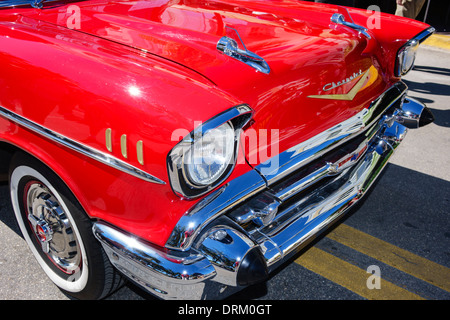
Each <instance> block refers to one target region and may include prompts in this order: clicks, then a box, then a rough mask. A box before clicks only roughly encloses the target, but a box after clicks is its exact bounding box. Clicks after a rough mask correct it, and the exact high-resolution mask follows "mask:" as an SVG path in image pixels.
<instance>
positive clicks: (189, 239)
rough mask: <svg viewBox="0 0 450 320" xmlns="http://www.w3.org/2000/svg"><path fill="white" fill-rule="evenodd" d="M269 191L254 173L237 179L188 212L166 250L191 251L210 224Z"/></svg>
mask: <svg viewBox="0 0 450 320" xmlns="http://www.w3.org/2000/svg"><path fill="white" fill-rule="evenodd" d="M265 187H266V183H265V181H264V180H263V179H262V178H261V176H260V175H259V174H258V173H257V172H256V171H254V170H251V171H249V172H247V173H246V174H243V175H242V176H239V177H237V178H235V179H234V180H233V183H232V184H231V183H229V184H226V185H224V186H222V187H221V188H220V189H218V190H216V191H214V192H213V193H212V194H210V195H208V196H206V197H205V198H203V199H202V200H201V201H200V202H198V203H197V204H196V205H195V206H194V207H193V208H192V209H190V210H189V211H188V212H186V214H185V215H184V216H182V217H181V218H180V220H179V221H178V223H177V225H176V226H175V228H174V230H173V231H172V234H171V235H170V237H169V240H168V241H167V243H166V247H167V248H170V249H177V250H183V251H186V250H189V249H190V248H191V246H192V243H193V241H194V239H195V238H196V237H197V236H198V235H199V234H200V232H201V231H202V229H203V228H204V227H205V226H206V225H207V224H208V223H210V222H212V221H213V220H214V219H216V218H217V217H219V216H220V215H221V214H222V213H223V212H224V211H227V210H228V209H230V208H232V207H233V206H234V205H236V203H239V202H242V201H245V200H246V199H248V198H249V197H251V196H252V195H254V194H256V193H257V192H259V191H261V190H263V189H264V188H265Z"/></svg>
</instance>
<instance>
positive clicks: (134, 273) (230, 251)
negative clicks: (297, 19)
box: [93, 82, 433, 299]
mask: <svg viewBox="0 0 450 320" xmlns="http://www.w3.org/2000/svg"><path fill="white" fill-rule="evenodd" d="M406 91H407V87H406V85H405V84H404V83H403V82H399V83H397V84H395V85H394V86H392V87H391V88H390V89H389V90H387V91H386V92H385V93H383V94H382V95H381V96H380V97H379V98H378V99H377V100H375V101H374V102H373V103H372V104H371V105H370V106H369V107H368V108H365V109H364V110H363V111H361V112H360V113H358V114H357V115H355V116H354V117H352V118H350V119H348V120H347V121H344V122H343V123H340V124H339V125H337V126H335V127H333V128H330V129H328V130H326V131H324V132H322V133H321V134H319V135H317V136H316V137H313V138H312V139H309V140H308V141H306V142H303V143H301V144H299V145H297V146H296V147H294V148H291V149H289V150H287V151H285V152H283V153H282V154H280V155H279V156H278V158H277V159H276V161H278V162H277V163H279V165H278V166H276V167H275V166H273V165H272V163H271V161H274V159H271V160H269V161H268V162H266V163H263V164H261V165H259V166H258V167H256V168H254V170H251V171H250V172H248V173H247V174H245V175H243V176H241V177H238V178H236V179H235V180H233V181H230V182H229V183H228V184H226V185H224V186H222V187H221V188H220V189H218V190H216V191H215V192H213V193H211V194H210V195H208V196H207V197H205V198H204V199H202V200H201V201H200V202H198V203H197V204H196V205H195V206H194V207H193V208H192V209H191V210H190V211H189V212H188V213H186V214H185V215H184V216H183V217H182V218H181V219H180V221H179V223H178V224H177V226H176V227H175V229H174V231H173V233H172V235H171V237H170V238H169V240H168V242H167V244H166V248H164V250H162V249H161V248H154V247H152V246H151V245H149V244H145V243H144V242H142V241H141V240H138V239H134V238H133V237H131V236H129V235H126V234H125V233H123V232H121V231H119V230H117V229H115V228H113V227H110V226H108V225H106V224H104V223H102V222H98V223H95V225H94V227H93V231H94V234H95V236H96V237H97V239H99V240H100V242H101V243H102V245H103V247H104V249H105V251H106V253H107V254H108V256H109V258H110V260H111V262H112V264H113V265H114V266H116V267H117V268H118V269H119V270H120V271H121V272H123V273H124V274H125V275H127V276H128V277H130V278H131V279H132V280H134V281H136V282H137V283H139V284H141V285H142V286H143V287H144V288H146V289H148V291H149V292H151V293H153V294H155V295H157V296H159V297H161V298H164V299H218V298H225V297H227V296H229V295H230V294H232V293H234V292H236V291H238V290H240V289H242V288H243V287H245V286H248V285H251V284H254V283H257V282H260V281H263V280H264V279H266V277H267V275H268V274H269V273H270V272H271V271H273V270H274V269H275V268H277V267H278V266H279V265H280V264H281V263H282V262H284V261H286V260H287V259H288V258H289V257H290V256H292V255H293V254H295V253H297V252H299V250H301V249H302V248H304V247H305V245H306V244H307V243H309V241H310V240H312V239H313V238H314V237H315V236H317V235H318V234H319V233H320V232H321V231H323V230H325V229H326V227H327V226H329V225H330V224H331V223H332V222H333V221H335V220H336V219H337V218H338V217H340V216H342V215H343V214H344V213H345V212H347V211H348V209H349V208H350V207H352V206H353V205H354V204H355V203H356V202H357V201H358V200H360V199H361V198H362V196H363V195H364V194H365V193H366V192H367V190H368V189H369V188H370V186H371V185H372V184H373V182H374V181H375V179H376V178H377V176H378V175H379V174H380V172H381V171H382V169H383V168H384V167H385V165H386V163H387V161H388V159H389V158H390V157H391V156H392V154H393V152H394V151H395V149H396V148H397V147H398V145H399V144H400V142H401V141H402V140H403V138H404V136H405V134H406V132H407V127H408V128H417V127H419V126H423V125H425V124H427V123H430V122H432V121H433V117H432V114H431V112H430V111H429V110H428V109H427V108H426V107H425V106H424V105H423V104H421V103H420V102H418V101H416V100H414V99H411V98H408V97H406Z"/></svg>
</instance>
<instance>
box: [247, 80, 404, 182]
mask: <svg viewBox="0 0 450 320" xmlns="http://www.w3.org/2000/svg"><path fill="white" fill-rule="evenodd" d="M407 89H408V88H407V86H406V84H404V83H403V82H401V81H400V82H398V83H396V84H394V85H393V86H392V87H390V88H389V89H388V90H386V91H385V92H384V93H382V94H381V95H380V96H379V97H378V98H377V99H376V100H374V101H373V102H372V103H371V104H370V106H369V107H368V108H364V109H363V110H361V111H360V112H359V113H357V114H356V115H355V116H353V117H351V118H350V119H348V120H345V121H344V122H341V123H339V124H337V125H335V126H333V127H332V128H330V129H328V130H325V131H323V132H322V133H319V134H318V135H316V136H314V137H312V138H311V139H308V140H307V141H304V142H301V143H299V144H298V145H296V146H294V147H292V148H290V149H288V150H286V151H285V152H282V153H281V154H280V155H278V156H276V157H278V158H277V159H274V158H271V159H269V160H267V161H266V162H264V163H261V164H259V165H258V166H256V167H255V170H257V171H258V172H259V173H260V174H261V175H262V176H263V177H264V178H265V179H266V180H267V182H268V185H272V184H274V183H275V182H277V181H279V180H281V179H283V178H284V177H286V176H287V175H289V174H291V173H292V172H294V171H295V170H297V169H299V168H300V167H302V166H304V165H306V164H307V163H309V162H311V161H313V160H315V159H317V158H319V157H320V156H321V155H323V154H325V153H326V152H328V151H329V150H331V149H334V148H337V147H338V146H339V145H341V144H343V143H345V142H346V141H348V140H350V139H351V138H353V137H354V136H356V135H358V134H361V133H362V132H364V131H365V130H367V128H369V127H370V126H372V124H373V123H374V122H375V121H376V120H377V119H378V118H379V117H380V115H381V114H382V113H384V112H385V111H386V110H387V109H388V108H389V107H391V106H392V105H393V104H394V103H395V102H397V101H398V100H399V99H400V98H401V97H402V96H403V95H404V94H405V93H406V91H407ZM272 161H276V162H277V163H279V164H280V165H279V166H278V167H277V166H273V165H272V164H271V162H272ZM271 168H274V169H273V170H272V169H271Z"/></svg>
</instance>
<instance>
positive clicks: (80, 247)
mask: <svg viewBox="0 0 450 320" xmlns="http://www.w3.org/2000/svg"><path fill="white" fill-rule="evenodd" d="M9 182H10V184H9V186H10V193H11V200H12V205H13V209H14V213H15V215H16V219H17V222H18V224H19V227H20V230H21V232H22V234H23V237H24V239H25V241H26V242H27V244H28V246H29V247H30V249H31V251H32V253H33V254H34V256H35V258H36V259H37V261H38V263H39V265H40V266H41V267H42V269H43V270H44V272H45V273H46V274H47V276H48V277H49V278H50V279H51V280H52V281H53V282H54V283H55V284H56V285H57V286H58V287H59V288H60V289H62V290H63V291H64V292H65V293H67V294H69V295H70V296H72V297H75V298H78V299H100V298H103V297H105V296H107V295H108V294H110V293H112V292H113V291H115V290H116V289H117V288H118V287H119V286H120V285H121V284H122V283H123V281H122V279H121V277H120V275H119V274H118V272H117V271H116V270H115V269H114V267H113V266H112V265H111V264H110V262H109V260H108V258H107V257H106V254H105V253H104V251H103V249H102V248H101V245H100V244H99V243H98V241H97V240H96V239H95V238H94V235H93V234H92V223H91V221H90V219H89V218H88V216H87V215H86V213H85V212H84V210H83V208H82V207H81V205H80V204H79V203H78V201H77V200H76V198H75V196H74V195H73V194H72V192H71V191H70V190H69V189H68V187H67V186H66V185H65V184H64V183H63V182H62V181H61V179H60V178H59V177H58V176H57V175H56V174H55V173H54V172H53V171H51V170H50V169H49V168H48V167H46V166H45V165H43V164H42V163H41V162H40V161H38V160H36V159H34V158H32V157H30V156H28V155H26V154H23V153H18V154H16V155H15V156H14V157H13V159H12V161H11V166H10V174H9Z"/></svg>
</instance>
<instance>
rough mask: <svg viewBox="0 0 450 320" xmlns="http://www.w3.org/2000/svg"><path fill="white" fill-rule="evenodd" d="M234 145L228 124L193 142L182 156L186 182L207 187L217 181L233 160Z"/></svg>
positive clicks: (233, 137) (232, 133) (231, 127)
mask: <svg viewBox="0 0 450 320" xmlns="http://www.w3.org/2000/svg"><path fill="white" fill-rule="evenodd" d="M234 143H235V134H234V129H233V125H232V124H231V123H229V122H226V123H224V124H222V125H221V126H219V127H217V128H214V129H211V130H209V131H207V132H206V133H205V134H204V135H203V136H202V137H201V138H200V139H197V140H195V141H194V143H193V144H192V145H191V147H190V148H189V149H188V150H187V151H186V153H185V156H184V171H185V174H186V176H187V178H188V181H190V182H192V183H193V184H195V185H209V184H212V183H214V182H215V181H216V180H217V179H219V178H220V177H221V176H222V174H223V173H224V172H225V171H226V170H227V168H228V165H230V163H232V160H234V159H233V157H234V151H235V144H234Z"/></svg>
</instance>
